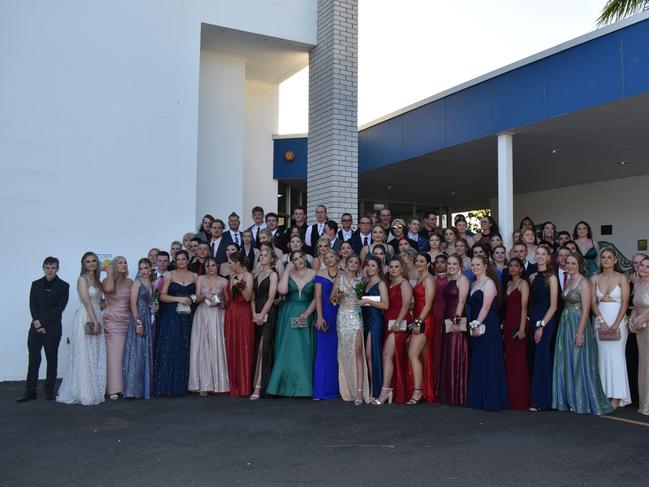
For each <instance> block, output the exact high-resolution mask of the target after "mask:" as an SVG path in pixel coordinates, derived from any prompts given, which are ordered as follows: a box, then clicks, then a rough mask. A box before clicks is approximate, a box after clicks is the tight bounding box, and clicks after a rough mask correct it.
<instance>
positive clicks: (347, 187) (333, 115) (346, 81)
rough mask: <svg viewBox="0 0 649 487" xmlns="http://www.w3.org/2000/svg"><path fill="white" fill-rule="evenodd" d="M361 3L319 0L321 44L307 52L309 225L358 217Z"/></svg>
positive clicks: (356, 0) (319, 41) (347, 0)
mask: <svg viewBox="0 0 649 487" xmlns="http://www.w3.org/2000/svg"><path fill="white" fill-rule="evenodd" d="M357 73H358V0H318V44H317V46H316V47H315V48H314V49H313V50H312V51H311V53H310V54H309V141H308V165H307V204H308V214H307V215H308V218H309V222H312V220H314V216H313V215H314V211H315V207H316V206H317V205H318V204H324V205H325V206H326V207H327V210H328V215H329V217H330V218H332V219H334V220H336V221H337V222H340V215H341V214H342V213H344V212H349V213H351V214H352V215H353V216H354V223H356V221H357V216H358V215H357V214H358V121H357V112H358V106H357V89H358V88H357V84H358V75H357Z"/></svg>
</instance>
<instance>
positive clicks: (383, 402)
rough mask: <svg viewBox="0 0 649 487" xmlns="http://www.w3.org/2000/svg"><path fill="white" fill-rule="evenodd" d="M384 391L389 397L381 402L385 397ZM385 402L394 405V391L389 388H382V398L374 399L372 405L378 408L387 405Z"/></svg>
mask: <svg viewBox="0 0 649 487" xmlns="http://www.w3.org/2000/svg"><path fill="white" fill-rule="evenodd" d="M383 391H388V395H387V397H386V398H385V399H383V401H381V397H382V396H383ZM385 401H387V402H388V404H392V389H391V388H389V387H381V396H379V398H378V399H373V400H372V404H374V405H376V406H380V405H381V404H385Z"/></svg>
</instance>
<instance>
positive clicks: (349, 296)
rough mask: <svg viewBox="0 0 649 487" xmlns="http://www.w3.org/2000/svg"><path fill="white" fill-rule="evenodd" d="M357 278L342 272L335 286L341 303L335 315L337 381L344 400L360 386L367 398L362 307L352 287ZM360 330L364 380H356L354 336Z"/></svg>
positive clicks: (368, 397) (368, 396)
mask: <svg viewBox="0 0 649 487" xmlns="http://www.w3.org/2000/svg"><path fill="white" fill-rule="evenodd" d="M355 284H356V282H349V281H348V280H347V277H346V276H345V275H344V274H341V275H340V280H339V283H338V290H339V292H340V304H339V306H338V317H337V319H336V332H337V334H338V385H339V387H340V395H341V397H342V398H343V400H344V401H353V400H354V399H355V398H356V392H357V389H363V400H364V401H365V402H369V400H370V384H369V381H368V378H367V362H366V361H365V346H364V345H363V319H362V317H361V310H360V308H359V306H357V305H356V301H357V296H356V290H355V289H354V286H355ZM359 332H360V333H361V349H362V351H361V354H362V362H363V384H362V385H360V386H359V385H357V383H356V382H357V381H356V372H357V369H356V348H355V346H356V337H357V335H358V333H359Z"/></svg>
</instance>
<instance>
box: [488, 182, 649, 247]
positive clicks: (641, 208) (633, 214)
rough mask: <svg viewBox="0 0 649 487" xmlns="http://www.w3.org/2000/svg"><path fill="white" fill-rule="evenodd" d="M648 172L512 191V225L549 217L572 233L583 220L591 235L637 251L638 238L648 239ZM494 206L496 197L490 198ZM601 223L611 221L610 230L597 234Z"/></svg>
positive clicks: (561, 228) (536, 221)
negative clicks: (589, 228) (550, 187)
mask: <svg viewBox="0 0 649 487" xmlns="http://www.w3.org/2000/svg"><path fill="white" fill-rule="evenodd" d="M648 188H649V175H645V176H635V177H630V178H623V179H615V180H612V181H605V182H601V183H592V184H584V185H580V186H570V187H565V188H558V189H552V190H548V191H539V192H536V193H526V194H516V195H514V227H516V228H518V224H519V222H520V221H521V220H522V219H523V218H524V217H525V216H529V217H530V218H531V219H532V220H533V221H534V223H536V224H540V223H543V222H544V221H546V220H550V221H552V222H554V223H555V224H556V225H557V230H567V231H569V232H571V233H572V231H573V229H574V227H575V224H576V223H577V222H578V221H580V220H584V221H587V222H588V223H589V224H590V225H591V227H592V229H593V238H594V239H596V240H606V241H607V242H612V243H614V244H615V245H616V246H617V247H618V248H619V249H620V251H621V252H622V253H623V254H624V255H625V256H627V257H629V258H630V257H631V256H632V255H633V254H634V253H636V252H637V242H638V240H640V239H649V191H647V190H648ZM490 206H491V208H497V207H498V205H497V200H492V201H491V205H490ZM602 225H613V234H612V235H604V236H602V235H601V234H600V229H601V226H602Z"/></svg>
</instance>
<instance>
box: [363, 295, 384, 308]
mask: <svg viewBox="0 0 649 487" xmlns="http://www.w3.org/2000/svg"><path fill="white" fill-rule="evenodd" d="M361 299H366V300H368V301H374V302H376V303H379V302H380V301H381V296H363V297H362V298H361ZM363 306H369V304H364V305H363Z"/></svg>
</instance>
